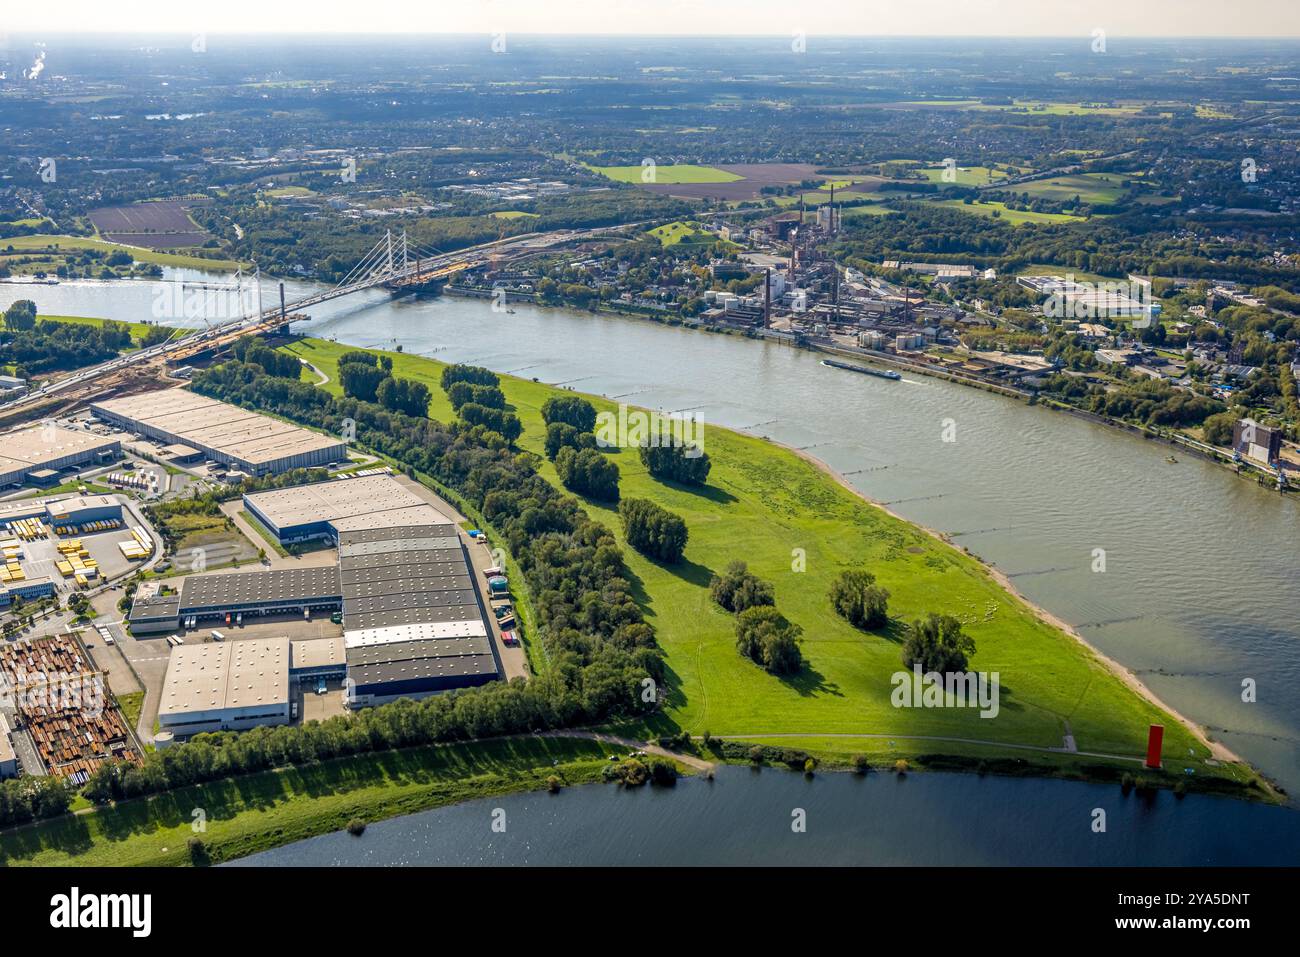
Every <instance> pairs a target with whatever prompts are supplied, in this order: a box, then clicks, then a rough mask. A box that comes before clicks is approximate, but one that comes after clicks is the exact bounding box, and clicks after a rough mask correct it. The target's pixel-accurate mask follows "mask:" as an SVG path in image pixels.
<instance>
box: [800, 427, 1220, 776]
mask: <svg viewBox="0 0 1300 957" xmlns="http://www.w3.org/2000/svg"><path fill="white" fill-rule="evenodd" d="M777 444H780V443H777ZM783 448H785V449H786V450H787V451H789V452H792V453H793V454H795V455H798V456H799V457H800V458H803V459H806V460H807V461H809V462H811V463H812V464H814V465H815V466H817V467H818V468H819V469H821V470H823V471H824V472H826V474H827V475H830V476H831V477H832V478H834V479H835V481H836V482H837V483H839V485H840V486H841V487H842V488H844V489H845V490H846V491H848V492H849V493H850V494H853V495H856V496H858V497H859V498H861V499H862V500H863V501H864V502H867V503H869V504H871V505H873V506H874V507H876V508H878V509H881V510H882V511H884V512H886V513H888V514H890V515H892V516H893V517H894V518H896V519H898V520H899V521H907V519H905V518H903V516H901V515H899V514H898V513H897V512H895V511H893V510H892V509H890V508H889V506H887V505H885V504H884V503H883V502H877V501H876V500H875V499H872V498H870V497H868V496H866V495H864V494H862V493H861V492H859V491H858V490H857V489H855V488H854V487H853V486H852V485H851V484H850V483H849V480H848V479H847V478H845V477H844V476H843V475H841V474H840V473H839V472H837V471H836V470H835V469H833V468H831V466H829V465H827V464H826V463H825V462H823V461H821V460H820V459H818V458H817V457H816V456H812V455H809V454H808V453H807V452H804V451H801V450H799V449H795V448H791V447H790V446H783ZM912 524H914V525H916V527H917V528H920V529H921V530H922V531H924V532H925V533H926V534H928V535H931V536H933V537H934V538H936V539H938V540H939V541H941V542H944V543H945V544H947V545H949V546H952V547H954V548H956V547H959V546H956V545H953V542H952V538H951V537H950V536H948V535H945V534H944V533H943V532H940V531H938V530H936V529H933V528H929V527H928V526H925V525H919V524H917V523H915V522H913V523H912ZM961 550H962V551H963V552H965V553H966V554H967V555H970V554H971V553H970V551H969V550H968V549H965V548H962V549H961ZM971 557H972V558H974V559H975V560H976V561H978V562H979V563H980V564H981V565H983V566H984V568H985V570H986V571H987V572H988V573H989V574H990V575H992V576H993V579H994V580H995V581H996V582H997V583H998V584H999V585H1001V586H1002V587H1003V588H1004V589H1006V590H1007V591H1008V592H1010V593H1011V594H1012V595H1014V596H1015V597H1016V598H1017V599H1018V600H1019V601H1021V602H1022V603H1024V604H1025V606H1026V607H1028V608H1030V609H1032V611H1033V612H1034V614H1036V615H1037V616H1038V617H1039V618H1040V619H1041V620H1042V621H1044V622H1046V623H1047V624H1049V625H1051V626H1052V627H1053V628H1058V629H1060V630H1061V631H1063V632H1065V633H1066V634H1068V635H1070V636H1071V637H1072V638H1074V640H1075V641H1077V642H1079V644H1081V645H1083V646H1084V647H1085V648H1086V649H1088V651H1089V652H1090V653H1091V654H1093V655H1095V656H1096V657H1097V659H1098V660H1099V661H1101V662H1102V663H1103V664H1104V665H1105V666H1106V668H1107V669H1108V670H1109V671H1110V672H1111V673H1112V674H1114V675H1115V676H1116V677H1117V678H1119V679H1120V680H1121V681H1123V682H1124V683H1125V684H1126V685H1127V686H1128V687H1129V688H1131V689H1132V690H1133V691H1135V692H1136V693H1137V694H1139V695H1141V696H1142V697H1143V698H1145V699H1146V700H1147V701H1149V702H1150V703H1151V704H1152V705H1153V706H1154V707H1156V708H1159V709H1160V710H1161V711H1165V712H1168V713H1169V714H1170V715H1171V716H1172V717H1173V718H1175V719H1176V720H1177V721H1178V722H1179V723H1180V724H1182V725H1183V727H1185V728H1186V729H1187V730H1188V731H1189V732H1190V733H1191V734H1192V735H1193V736H1195V737H1196V738H1197V740H1198V741H1200V742H1201V744H1203V745H1204V746H1205V747H1206V748H1208V749H1209V750H1210V753H1211V754H1212V755H1213V757H1214V759H1215V760H1218V761H1228V762H1234V763H1239V764H1245V761H1244V760H1243V759H1242V758H1241V757H1240V756H1238V755H1237V754H1236V753H1235V752H1233V751H1232V749H1231V748H1229V747H1228V746H1227V745H1225V744H1223V743H1222V742H1219V741H1211V740H1210V738H1209V737H1208V736H1207V735H1206V734H1205V732H1204V730H1203V729H1202V728H1200V727H1199V726H1198V725H1197V724H1196V722H1194V721H1192V720H1191V719H1190V718H1188V717H1187V716H1186V715H1184V714H1182V713H1180V712H1179V711H1177V710H1175V709H1174V708H1172V707H1171V706H1170V705H1168V704H1166V703H1165V702H1164V701H1162V700H1161V699H1160V698H1159V696H1157V695H1156V693H1155V692H1153V691H1152V690H1151V689H1150V688H1148V687H1147V686H1146V685H1145V684H1143V682H1142V681H1141V680H1140V679H1139V678H1138V677H1137V675H1135V674H1133V672H1132V671H1130V670H1129V669H1127V668H1125V667H1124V666H1123V665H1122V664H1120V663H1119V662H1118V661H1116V660H1115V659H1114V658H1112V657H1110V656H1109V655H1107V654H1105V653H1104V652H1103V651H1102V650H1101V649H1099V648H1098V647H1097V646H1096V645H1094V644H1092V643H1091V642H1090V641H1088V639H1087V638H1085V637H1084V636H1083V635H1082V634H1080V633H1079V631H1078V629H1076V628H1075V627H1074V626H1073V625H1071V624H1070V623H1069V622H1066V621H1064V620H1062V619H1061V618H1059V617H1057V616H1056V615H1054V614H1052V613H1051V612H1050V611H1048V610H1047V609H1046V608H1043V607H1042V606H1041V605H1037V604H1035V603H1034V602H1032V601H1030V600H1029V599H1028V598H1026V597H1025V595H1024V594H1023V593H1021V591H1020V590H1019V589H1018V588H1016V586H1015V584H1014V583H1013V582H1012V581H1011V579H1010V578H1008V577H1007V575H1006V573H1005V572H1003V571H1002V570H1001V569H999V568H998V567H997V566H996V565H993V564H992V563H990V562H987V561H984V560H983V559H982V558H980V557H979V556H977V555H971Z"/></svg>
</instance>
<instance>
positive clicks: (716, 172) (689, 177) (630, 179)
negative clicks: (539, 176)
mask: <svg viewBox="0 0 1300 957" xmlns="http://www.w3.org/2000/svg"><path fill="white" fill-rule="evenodd" d="M588 169H591V170H593V171H595V172H597V173H600V174H601V175H602V176H606V177H608V178H609V179H612V180H616V181H618V182H620V183H643V182H651V183H663V184H667V185H671V184H674V183H733V182H735V181H736V180H740V179H744V177H743V176H737V175H736V174H735V173H728V172H727V171H726V170H721V169H714V168H713V167H712V166H693V165H691V164H690V163H678V164H676V165H675V166H656V167H655V174H654V179H652V180H648V181H647V180H643V179H642V178H641V174H642V172H643V167H640V166H589V167H588Z"/></svg>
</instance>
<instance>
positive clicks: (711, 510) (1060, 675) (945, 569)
mask: <svg viewBox="0 0 1300 957" xmlns="http://www.w3.org/2000/svg"><path fill="white" fill-rule="evenodd" d="M285 348H286V349H288V350H289V351H291V352H293V353H295V354H297V355H300V356H303V357H305V358H307V359H308V360H309V361H311V362H312V363H313V364H314V365H316V366H317V367H319V368H321V369H323V370H324V371H326V372H327V373H328V374H329V375H330V382H329V384H328V385H327V386H326V388H328V389H330V390H331V391H333V392H334V393H335V394H338V390H339V385H338V376H337V374H336V366H337V359H338V356H339V355H340V354H341V353H343V352H346V351H348V350H349V349H351V348H353V347H349V346H346V345H342V344H337V343H329V342H324V341H320V340H312V339H306V340H300V341H297V342H295V343H293V344H291V345H289V346H286V347H285ZM392 358H393V371H394V373H395V374H396V375H399V376H404V377H408V378H414V379H418V380H420V381H423V382H425V383H426V384H428V385H429V387H430V390H431V392H432V393H433V400H432V402H431V404H430V410H429V411H430V415H431V416H432V417H433V418H435V419H440V420H443V421H449V420H451V419H452V418H453V414H452V410H451V408H450V405H449V404H448V402H447V399H446V395H445V393H444V392H443V391H442V389H441V388H440V387H439V385H438V377H439V375H440V374H441V370H442V368H443V366H444V363H441V362H438V361H436V360H433V359H427V358H424V357H420V356H412V355H407V354H392ZM501 380H502V387H503V389H504V391H505V394H506V396H507V399H508V401H509V402H510V403H511V404H512V405H513V407H514V409H515V411H516V412H517V413H518V415H519V416H520V418H521V420H522V422H523V425H524V433H523V435H522V437H521V438H520V440H519V444H520V445H521V446H522V447H523V448H525V449H528V450H530V451H534V452H538V453H539V454H540V453H541V452H542V442H543V439H544V436H545V428H544V425H543V422H542V419H541V414H540V408H541V405H542V403H543V402H544V401H545V400H546V399H547V398H548V397H549V396H552V395H556V394H558V393H559V392H561V391H562V390H558V389H555V388H553V387H550V386H547V385H543V384H540V383H535V382H531V381H528V380H524V379H518V378H512V377H509V376H502V377H501ZM589 398H590V399H591V401H593V403H594V404H595V405H596V406H597V408H598V409H601V410H615V409H616V408H617V406H616V404H615V403H613V402H610V401H608V400H605V399H602V398H599V397H589ZM704 445H705V449H706V450H707V452H708V454H709V457H710V459H711V460H712V463H713V469H712V472H711V474H710V476H709V484H708V487H707V488H704V489H691V488H687V487H684V486H674V485H668V484H664V483H662V482H659V481H657V480H656V479H654V478H652V477H651V476H650V475H649V474H648V473H647V472H646V470H645V468H644V467H643V466H642V465H641V463H640V459H639V457H638V455H637V453H636V451H635V450H631V449H623V450H619V451H614V452H612V453H611V457H612V458H613V460H614V461H615V462H617V464H618V467H619V469H620V472H621V491H622V495H623V496H624V497H625V498H627V497H644V498H649V499H652V500H653V501H655V502H657V503H658V504H660V505H662V506H663V507H665V508H667V509H669V510H671V511H673V512H675V513H677V514H679V515H681V516H682V517H683V518H684V519H685V520H686V522H687V524H688V526H689V529H690V542H689V544H688V546H687V548H686V553H685V558H684V560H683V561H682V563H680V564H679V565H676V566H664V565H661V564H659V563H657V562H653V561H650V560H648V559H646V558H644V557H642V556H641V555H640V554H638V553H637V552H635V551H633V550H632V549H630V548H627V547H626V543H625V542H622V527H621V523H620V521H619V518H618V515H617V513H616V511H615V510H614V509H611V508H610V507H608V506H607V505H605V504H602V503H598V502H591V501H588V502H587V503H586V506H587V508H588V509H589V511H590V512H591V513H592V514H593V516H595V517H596V518H598V519H600V520H601V521H603V522H604V523H605V524H606V525H608V526H609V527H610V528H611V529H612V530H614V531H615V533H616V534H617V535H618V537H619V539H620V542H622V543H623V544H624V547H625V554H626V557H627V562H628V566H629V571H630V577H631V581H632V585H633V588H634V590H635V594H636V596H637V599H638V601H639V602H640V603H641V604H642V606H643V608H644V610H645V612H646V615H647V620H649V621H650V622H651V623H652V624H653V625H654V626H655V628H656V630H657V632H658V637H659V641H660V643H661V644H662V645H663V647H664V649H665V650H666V652H667V660H668V668H669V676H668V684H669V687H668V707H667V709H666V717H667V719H668V721H669V723H671V724H675V725H676V726H678V727H681V728H684V729H687V730H689V731H691V732H692V733H694V734H702V733H703V732H705V731H708V732H710V733H712V734H714V735H730V736H738V737H745V738H747V739H758V738H763V737H765V736H766V735H773V734H783V735H784V734H792V733H793V734H800V735H806V736H808V739H809V740H812V739H817V738H819V737H820V738H822V739H823V740H824V741H825V740H830V739H829V738H828V737H827V736H830V735H837V734H885V735H897V736H900V737H906V736H908V735H928V736H944V737H954V738H962V739H966V740H969V741H972V742H974V741H981V742H993V743H997V742H1006V743H1012V744H1021V745H1030V746H1035V747H1040V748H1048V747H1061V746H1062V744H1063V740H1064V736H1065V734H1066V733H1067V727H1068V731H1069V733H1071V734H1073V736H1074V738H1075V740H1076V742H1077V746H1078V748H1079V749H1080V750H1081V751H1094V752H1100V753H1106V754H1118V755H1124V756H1126V757H1140V756H1141V755H1142V754H1143V752H1144V749H1145V742H1146V734H1147V727H1148V725H1149V724H1152V723H1160V724H1163V725H1164V726H1165V751H1164V753H1165V756H1166V762H1167V763H1168V765H1169V766H1170V768H1171V769H1172V770H1173V771H1174V773H1176V774H1181V773H1182V770H1183V769H1184V768H1192V769H1193V770H1194V771H1195V773H1196V774H1197V775H1223V774H1228V773H1229V772H1228V771H1227V770H1226V769H1223V768H1220V767H1217V766H1216V765H1213V764H1207V763H1206V758H1207V757H1209V752H1208V749H1207V748H1206V747H1205V746H1204V745H1203V744H1201V743H1200V741H1198V740H1197V739H1196V738H1195V737H1194V736H1193V735H1192V734H1191V733H1190V732H1189V731H1188V730H1187V729H1186V728H1185V727H1184V726H1183V725H1182V724H1180V723H1179V722H1177V721H1176V720H1174V719H1173V717H1172V716H1170V715H1168V714H1166V713H1164V712H1163V711H1161V710H1160V709H1158V708H1156V707H1154V706H1153V705H1151V704H1150V703H1148V702H1147V701H1146V700H1145V699H1144V698H1142V697H1141V696H1140V695H1139V694H1137V693H1136V692H1135V691H1134V690H1132V689H1131V688H1129V687H1128V686H1127V685H1125V683H1124V682H1123V681H1122V680H1120V679H1119V678H1118V677H1117V676H1116V675H1115V674H1113V673H1112V672H1111V671H1110V670H1109V669H1108V668H1107V667H1106V666H1105V665H1104V663H1103V662H1102V661H1101V660H1100V659H1099V658H1098V657H1097V656H1096V655H1095V654H1093V653H1092V652H1091V651H1090V650H1089V649H1087V648H1086V647H1085V646H1084V645H1083V644H1082V643H1080V642H1079V641H1077V640H1076V639H1075V638H1073V637H1072V636H1070V635H1068V634H1066V633H1065V632H1063V631H1061V630H1060V629H1058V628H1056V627H1053V626H1052V625H1050V624H1047V623H1046V622H1044V621H1042V620H1041V619H1040V618H1039V617H1038V615H1037V614H1036V613H1035V612H1034V611H1033V610H1032V609H1031V608H1030V607H1029V606H1028V605H1026V604H1025V603H1024V602H1023V601H1021V600H1019V599H1018V598H1016V597H1014V596H1013V595H1011V594H1010V593H1009V592H1008V591H1007V590H1006V589H1004V588H1003V587H1002V586H1001V585H1000V584H999V583H998V582H997V581H995V580H994V579H993V577H992V576H991V575H990V573H989V572H988V570H987V569H986V568H985V567H984V566H983V565H982V564H981V563H980V562H979V561H978V560H976V559H975V558H973V557H971V556H970V555H968V554H965V553H964V552H962V551H960V550H959V549H957V548H954V547H952V546H951V545H948V544H946V543H944V542H941V541H939V540H937V539H936V538H934V537H933V536H931V535H929V534H927V533H926V532H924V531H923V530H921V529H919V528H917V527H915V526H913V525H911V524H909V523H907V522H905V521H902V520H901V519H898V518H895V517H893V516H891V515H889V514H887V513H886V512H884V511H883V510H881V509H879V508H876V507H874V506H872V505H871V504H869V503H868V502H865V501H864V500H862V499H861V498H859V497H858V496H856V495H854V494H852V493H851V492H850V491H848V490H846V489H845V488H843V487H842V486H841V485H839V484H838V483H837V482H836V481H835V480H834V479H833V478H832V477H831V476H830V475H828V474H827V473H826V472H824V471H822V470H821V469H819V468H817V467H816V466H815V465H814V464H812V463H810V462H808V461H806V460H805V459H803V458H801V457H799V456H798V455H796V454H795V453H793V452H791V451H789V450H786V449H784V448H782V447H780V446H776V445H773V444H772V443H770V442H767V441H764V440H762V439H758V438H754V437H751V436H747V435H742V434H740V433H736V432H731V431H728V430H726V429H722V428H716V427H710V426H707V425H706V427H705V438H704ZM543 474H544V475H545V476H546V477H547V478H548V479H549V480H550V481H552V482H555V483H556V484H557V485H558V484H559V482H558V478H557V476H556V475H555V472H554V469H553V467H552V466H551V465H550V463H549V462H548V463H546V465H545V466H544V467H543ZM734 559H743V560H745V561H747V562H748V563H749V566H750V569H751V570H752V571H754V572H756V573H757V574H758V575H760V576H761V577H763V578H765V579H767V580H769V581H771V582H773V583H774V584H775V587H776V601H777V606H778V607H779V608H780V610H781V611H782V612H783V613H784V614H785V615H786V616H787V617H788V618H789V619H790V620H791V621H793V622H795V623H797V624H799V625H801V626H802V627H803V631H804V633H803V653H804V659H805V668H804V669H803V671H801V672H800V673H799V674H798V675H796V676H794V677H793V678H789V679H781V678H777V677H774V676H772V675H770V674H767V673H766V672H764V671H762V670H761V669H759V668H758V667H756V666H755V665H753V664H751V663H750V662H748V661H747V660H745V659H742V658H741V657H740V656H739V655H738V654H737V652H736V649H735V639H734V634H733V625H732V617H731V616H730V615H729V614H727V613H726V612H724V611H723V610H722V609H721V608H719V607H718V606H717V605H715V604H714V603H713V602H712V601H711V600H710V598H709V594H708V583H709V579H710V577H711V576H712V575H713V574H714V573H715V572H720V571H721V570H722V569H723V568H724V567H725V566H726V564H727V563H728V562H729V561H732V560H734ZM800 561H802V568H803V570H802V571H801V570H798V569H799V567H800ZM857 567H864V568H867V569H869V570H871V571H872V572H874V573H875V574H876V576H877V578H878V579H879V581H880V583H881V584H882V585H884V587H886V588H887V589H888V590H889V592H890V594H891V599H890V615H891V618H892V619H893V620H892V621H891V624H890V626H889V627H888V628H886V629H885V630H883V631H881V632H876V633H862V632H859V631H857V630H855V629H853V628H852V627H850V626H849V625H848V624H847V623H846V622H845V621H844V620H842V619H841V618H840V617H839V616H838V615H836V614H835V613H834V611H833V610H832V608H831V604H830V601H829V599H828V597H827V591H828V589H829V587H830V584H831V582H832V580H833V579H834V578H835V577H836V576H837V575H838V574H839V572H840V571H841V570H843V569H846V568H857ZM930 611H934V612H942V613H948V614H952V615H955V616H957V617H959V618H960V619H961V620H962V621H963V622H964V623H965V628H966V631H967V632H968V633H969V634H970V635H971V636H972V637H973V638H974V639H975V642H976V644H977V648H978V650H977V652H976V654H975V655H974V657H973V659H972V662H971V667H972V668H973V669H975V670H979V671H986V672H998V673H999V674H1000V676H1001V710H1000V712H999V713H998V715H997V716H996V717H995V718H988V719H982V718H980V717H979V715H978V713H977V712H976V711H975V710H974V709H958V708H932V709H919V708H895V707H893V706H892V705H891V702H890V694H891V692H892V690H893V685H892V684H891V681H890V678H891V676H892V675H893V674H894V673H896V672H898V671H900V670H901V669H902V664H901V646H902V641H903V635H904V625H905V623H906V622H907V621H910V620H911V619H913V618H916V617H919V616H921V615H923V614H924V613H926V612H930ZM643 730H649V729H643ZM785 740H786V743H787V744H789V745H790V746H791V747H801V746H805V745H804V744H803V743H802V742H801V741H800V740H799V739H793V738H791V739H785ZM918 747H920V746H918ZM942 748H943V745H942V744H939V743H927V744H926V745H924V746H923V749H924V750H926V751H931V752H932V751H936V750H942ZM1008 753H1012V752H1008ZM1014 754H1016V755H1017V756H1021V757H1026V758H1027V759H1032V758H1033V752H1026V751H1016V752H1014ZM1067 760H1068V759H1067ZM1089 760H1094V761H1095V759H1089ZM1132 766H1133V767H1134V768H1136V765H1132ZM1241 773H1242V770H1241V769H1238V770H1237V772H1236V774H1237V775H1238V776H1240V774H1241Z"/></svg>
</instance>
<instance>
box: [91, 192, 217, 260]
mask: <svg viewBox="0 0 1300 957" xmlns="http://www.w3.org/2000/svg"><path fill="white" fill-rule="evenodd" d="M202 202H205V200H194V201H185V200H171V199H164V200H156V201H154V202H148V203H132V204H130V205H128V206H107V207H104V208H103V209H95V210H91V211H90V213H88V214H87V218H88V219H89V220H90V221H91V223H93V224H94V226H95V229H96V231H97V232H98V233H99V234H100V235H101V236H103V237H104V238H105V239H107V240H109V241H110V242H115V243H126V244H129V245H132V246H146V247H148V248H150V249H174V248H179V247H183V246H202V245H203V244H204V243H205V242H207V241H208V240H209V239H210V238H211V237H210V236H209V235H208V233H207V231H206V230H204V229H203V228H202V227H201V226H199V225H198V224H197V223H195V222H194V220H192V219H190V214H189V207H190V206H193V205H195V204H198V203H202Z"/></svg>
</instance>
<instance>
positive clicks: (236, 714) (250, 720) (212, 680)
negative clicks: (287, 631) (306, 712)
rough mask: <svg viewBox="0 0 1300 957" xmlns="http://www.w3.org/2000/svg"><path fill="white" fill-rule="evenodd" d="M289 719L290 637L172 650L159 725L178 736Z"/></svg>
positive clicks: (216, 643) (159, 712)
mask: <svg viewBox="0 0 1300 957" xmlns="http://www.w3.org/2000/svg"><path fill="white" fill-rule="evenodd" d="M288 723H289V639H288V638H264V639H258V638H254V639H250V640H248V641H235V642H210V643H208V644H202V645H179V646H177V647H175V648H173V649H172V653H171V660H170V661H169V662H168V663H167V677H166V679H165V680H164V681H163V689H162V699H161V701H160V703H159V705H158V724H159V725H160V727H161V728H162V730H164V731H170V732H171V733H172V734H174V735H176V736H178V737H183V736H188V735H192V734H198V733H200V732H203V731H243V730H247V729H248V728H254V727H257V726H259V725H264V724H270V725H275V724H288Z"/></svg>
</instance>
